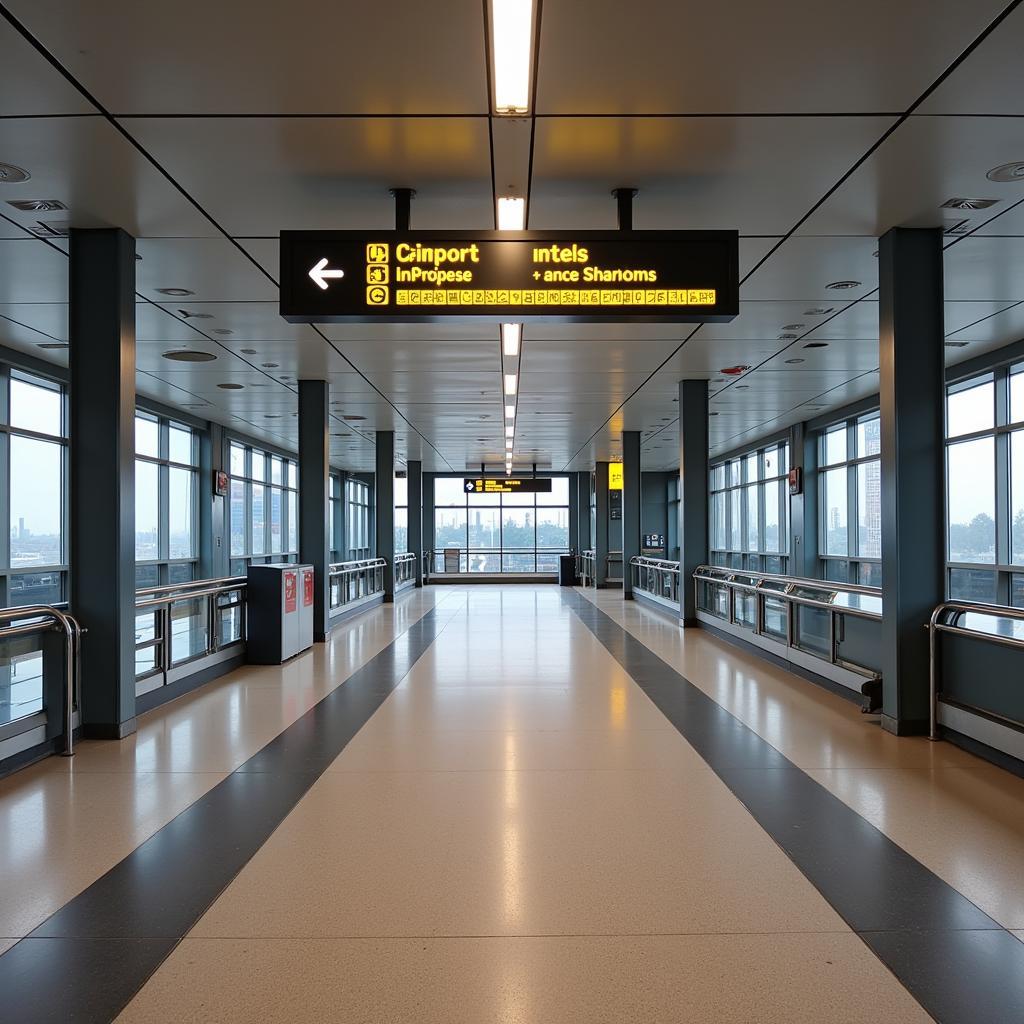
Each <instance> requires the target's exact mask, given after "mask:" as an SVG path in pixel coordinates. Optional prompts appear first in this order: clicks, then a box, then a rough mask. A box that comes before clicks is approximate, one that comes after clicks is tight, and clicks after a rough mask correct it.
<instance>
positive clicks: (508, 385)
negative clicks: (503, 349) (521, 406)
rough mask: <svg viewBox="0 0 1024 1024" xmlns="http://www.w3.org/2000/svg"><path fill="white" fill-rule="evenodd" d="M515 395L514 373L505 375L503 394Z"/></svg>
mask: <svg viewBox="0 0 1024 1024" xmlns="http://www.w3.org/2000/svg"><path fill="white" fill-rule="evenodd" d="M515 393H516V375H515V374H514V373H506V374H505V394H506V395H514V394H515Z"/></svg>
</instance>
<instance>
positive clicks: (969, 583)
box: [949, 569, 996, 604]
mask: <svg viewBox="0 0 1024 1024" xmlns="http://www.w3.org/2000/svg"><path fill="white" fill-rule="evenodd" d="M949 596H950V599H951V600H953V601H971V602H975V603H977V602H981V603H982V604H995V600H996V574H995V572H993V571H992V570H991V569H950V570H949Z"/></svg>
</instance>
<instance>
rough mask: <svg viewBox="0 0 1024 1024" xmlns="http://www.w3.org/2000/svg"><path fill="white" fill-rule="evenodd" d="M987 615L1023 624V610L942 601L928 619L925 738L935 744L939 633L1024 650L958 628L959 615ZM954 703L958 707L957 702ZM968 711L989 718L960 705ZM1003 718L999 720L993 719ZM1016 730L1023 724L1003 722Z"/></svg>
mask: <svg viewBox="0 0 1024 1024" xmlns="http://www.w3.org/2000/svg"><path fill="white" fill-rule="evenodd" d="M965 614H974V615H987V616H989V617H991V618H993V619H1009V620H1011V621H1016V622H1024V608H1009V607H1006V606H1004V605H995V604H981V603H971V602H968V601H944V602H943V603H942V604H940V605H938V607H936V608H935V610H934V611H933V612H932V614H931V616H930V617H929V619H928V695H929V704H930V711H929V720H928V737H929V739H932V740H938V739H940V738H941V737H940V736H939V698H940V693H939V663H938V656H939V650H938V648H939V644H938V635H939V634H940V633H953V634H956V635H958V636H967V637H971V638H972V639H975V640H985V641H988V642H989V643H993V644H999V645H1000V646H1002V647H1024V638H1021V637H1016V636H1007V635H1006V634H1003V633H990V632H988V631H987V630H984V629H972V628H971V627H969V626H961V625H960V623H959V619H960V617H961V616H962V615H965ZM947 615H948V616H950V621H948V622H944V621H942V620H943V617H944V616H947ZM957 703H960V702H959V701H958V702H957ZM964 707H966V708H967V709H968V710H975V711H982V712H984V713H985V714H986V715H992V712H991V711H985V709H984V708H978V707H972V706H971V705H964ZM993 717H1003V716H993ZM1005 720H1006V721H1008V722H1011V724H1013V725H1016V726H1018V727H1019V726H1021V725H1024V722H1019V721H1016V720H1010V719H1005Z"/></svg>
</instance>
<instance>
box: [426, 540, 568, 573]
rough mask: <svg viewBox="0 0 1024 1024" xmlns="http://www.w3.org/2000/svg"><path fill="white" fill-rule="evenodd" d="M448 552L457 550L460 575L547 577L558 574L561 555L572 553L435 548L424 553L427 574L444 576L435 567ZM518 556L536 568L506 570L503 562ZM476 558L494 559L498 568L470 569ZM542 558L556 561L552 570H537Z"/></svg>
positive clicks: (454, 547) (542, 550)
mask: <svg viewBox="0 0 1024 1024" xmlns="http://www.w3.org/2000/svg"><path fill="white" fill-rule="evenodd" d="M446 550H457V551H458V552H459V561H460V569H459V572H460V573H462V572H465V573H472V572H475V571H479V572H490V573H505V574H509V573H515V572H528V573H533V572H538V573H544V574H545V575H551V576H556V575H557V574H558V558H559V556H560V555H567V554H569V553H570V552H569V549H568V548H555V547H551V548H543V547H539V548H532V547H531V548H521V549H518V550H517V549H516V548H464V547H457V546H456V545H454V544H453V545H452V546H451V547H450V548H434V549H433V550H432V551H428V552H424V555H423V557H424V560H425V562H426V564H427V565H428V566H429V568H428V570H427V572H428V573H429V574H430V575H442V572H441V571H439V570H437V569H436V568H435V566H436V565H437V562H438V559H440V558H443V556H444V553H445V551H446ZM517 556H525V557H526V558H529V559H532V560H533V563H534V567H535V568H529V569H508V568H505V567H504V566H503V564H502V562H503V561H504V562H507V563H511V562H512V560H513V559H514V558H516V557H517ZM474 557H481V558H484V559H486V558H488V557H492V558H494V559H496V560H497V561H496V568H484V569H479V570H473V569H470V567H469V563H470V560H471V559H472V558H474ZM542 558H550V559H554V564H552V565H551V566H550V568H548V567H543V568H537V566H538V563H539V562H540V561H541V559H542ZM463 562H464V563H465V564H466V568H465V569H462V568H461V564H462V563H463ZM442 564H443V562H442Z"/></svg>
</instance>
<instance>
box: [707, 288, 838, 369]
mask: <svg viewBox="0 0 1024 1024" xmlns="http://www.w3.org/2000/svg"><path fill="white" fill-rule="evenodd" d="M846 304H848V300H846V299H839V300H833V301H829V302H828V303H823V304H822V303H816V302H813V301H811V300H808V299H800V300H797V301H792V300H790V301H779V302H771V301H767V300H752V301H749V302H748V301H746V300H743V299H741V300H740V312H739V316H737V317H736V319H735V320H732V321H731V322H730V323H727V324H704V325H703V326H702V327H701V329H700V331H699V332H698V333H697V335H696V337H700V338H701V339H704V340H708V339H715V340H723V341H760V342H767V341H772V342H774V341H778V342H780V346H779V347H781V344H782V343H784V341H785V339H782V338H780V335H783V334H793V333H798V330H803V331H809V330H811V329H812V328H813V326H814V325H815V324H819V323H822V322H823V321H825V320H826V318H827V317H829V316H831V315H832V313H824V312H815V310H824V309H831V310H832V311H833V312H835V311H837V310H841V309H842V308H843V306H844V305H846ZM795 324H803V325H804V326H803V327H802V328H799V329H798V328H795V327H792V329H790V328H791V325H795ZM723 365H724V364H723Z"/></svg>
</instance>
